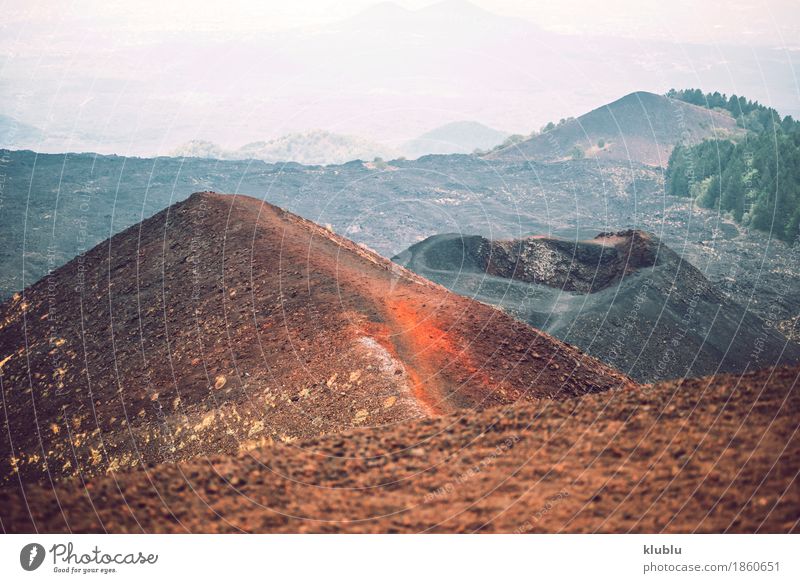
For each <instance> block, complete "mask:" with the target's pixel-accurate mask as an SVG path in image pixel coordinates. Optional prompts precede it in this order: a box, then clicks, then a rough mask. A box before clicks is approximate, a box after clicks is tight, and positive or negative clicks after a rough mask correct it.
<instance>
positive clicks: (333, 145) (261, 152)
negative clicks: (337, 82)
mask: <svg viewBox="0 0 800 583" xmlns="http://www.w3.org/2000/svg"><path fill="white" fill-rule="evenodd" d="M507 135H508V134H506V133H505V132H501V131H498V130H495V129H492V128H490V127H487V126H485V125H483V124H481V123H478V122H475V121H461V122H453V123H449V124H446V125H443V126H441V127H438V128H435V129H433V130H431V131H429V132H426V133H425V134H423V135H421V136H420V137H419V138H416V139H414V140H410V141H408V142H406V143H404V144H401V145H400V146H399V147H392V146H388V145H384V144H379V143H377V142H371V141H369V140H365V139H363V138H359V137H357V136H347V135H342V134H335V133H332V132H327V131H324V130H316V131H310V132H302V133H296V134H287V135H285V136H281V137H280V138H276V139H274V140H267V141H259V142H251V143H249V144H245V145H244V146H242V147H241V148H236V149H233V150H229V149H225V148H223V147H221V146H219V145H218V144H215V143H214V142H210V141H207V140H192V141H190V142H187V143H186V144H184V145H182V146H180V147H178V148H176V149H175V150H173V151H172V152H171V153H170V155H172V156H185V157H190V158H212V159H217V160H263V161H264V162H270V163H273V162H297V163H298V164H309V165H326V164H343V163H345V162H349V161H351V160H365V161H369V160H373V159H375V158H383V159H386V160H391V159H396V158H400V157H405V158H410V159H415V158H419V157H420V156H425V155H427V154H470V153H472V152H475V151H476V150H486V149H489V148H492V147H494V146H497V145H499V144H500V143H501V142H502V141H503V140H504V139H505V138H506V137H507Z"/></svg>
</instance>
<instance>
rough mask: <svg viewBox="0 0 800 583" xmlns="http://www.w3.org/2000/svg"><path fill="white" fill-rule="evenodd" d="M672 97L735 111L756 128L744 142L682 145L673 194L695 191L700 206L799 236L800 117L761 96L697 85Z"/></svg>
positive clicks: (790, 237)
mask: <svg viewBox="0 0 800 583" xmlns="http://www.w3.org/2000/svg"><path fill="white" fill-rule="evenodd" d="M667 95H668V96H669V97H673V98H675V99H681V100H683V101H686V102H688V103H693V104H695V105H702V106H704V107H711V108H718V109H724V110H726V111H729V112H730V113H731V114H732V115H734V117H736V119H737V122H738V123H739V125H741V126H742V127H745V128H747V129H748V130H750V131H749V132H748V133H747V135H746V136H745V138H744V139H743V140H741V141H739V142H738V143H734V142H732V141H730V140H706V141H704V142H701V143H699V144H696V145H694V146H686V145H678V146H676V147H675V149H674V150H673V151H672V155H671V156H670V159H669V165H668V167H667V172H666V189H667V194H670V195H676V196H691V197H692V198H694V199H695V200H696V201H697V203H698V204H699V205H700V206H703V207H706V208H716V209H719V211H720V212H725V213H728V214H729V215H730V216H731V217H732V218H733V219H734V220H736V221H737V222H739V223H741V224H743V225H746V226H749V227H752V228H755V229H759V230H762V231H768V232H771V233H772V234H773V235H775V236H776V237H777V238H779V239H782V240H784V241H788V242H794V241H796V240H797V237H798V229H799V228H800V122H796V121H795V120H794V119H792V117H791V116H786V117H784V118H781V116H780V115H778V112H777V111H775V110H774V109H772V108H768V107H766V106H764V105H761V104H759V103H758V102H754V101H749V100H747V99H744V98H741V97H736V96H735V95H734V96H731V97H730V98H728V97H726V96H725V95H724V94H719V93H713V94H712V93H709V94H703V93H702V92H700V91H699V90H697V89H689V90H683V91H675V90H671V91H670V92H669V93H668V94H667Z"/></svg>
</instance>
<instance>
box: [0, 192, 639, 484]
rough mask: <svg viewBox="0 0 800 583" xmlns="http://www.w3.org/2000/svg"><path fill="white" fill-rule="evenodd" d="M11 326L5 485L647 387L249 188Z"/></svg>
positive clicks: (199, 207)
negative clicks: (254, 195) (636, 385)
mask: <svg viewBox="0 0 800 583" xmlns="http://www.w3.org/2000/svg"><path fill="white" fill-rule="evenodd" d="M79 235H80V233H76V236H79ZM0 318H2V320H0V381H1V382H2V395H3V425H4V427H3V428H2V437H0V481H2V482H5V483H8V482H12V483H16V482H17V481H18V480H22V482H23V483H24V484H28V483H30V482H31V481H34V482H36V481H41V482H43V483H45V484H50V483H52V482H53V481H55V480H57V479H59V478H62V477H69V476H75V475H79V476H81V477H82V478H85V477H86V476H91V475H95V474H99V473H103V472H114V473H115V474H114V475H118V474H116V472H122V471H128V470H133V469H135V468H141V467H142V466H143V465H144V464H152V463H156V462H178V461H183V460H186V459H190V458H192V457H194V456H198V455H209V454H218V453H224V454H232V453H236V452H237V451H240V450H245V451H246V450H249V449H251V448H254V447H257V446H263V445H265V444H269V443H272V442H279V443H287V444H289V443H292V442H294V441H295V440H298V439H308V438H312V437H315V436H321V435H326V434H330V433H337V432H340V431H342V430H345V429H348V428H350V427H357V426H369V427H373V428H375V431H376V432H378V433H382V432H387V435H389V434H391V432H392V431H393V429H392V428H393V427H395V425H396V424H397V423H399V422H402V421H405V420H408V419H415V418H420V417H423V418H424V417H431V416H438V415H446V414H450V413H454V412H456V411H460V410H462V409H470V410H471V409H483V408H486V407H489V406H496V405H502V404H508V403H512V402H515V401H517V400H518V399H525V400H535V399H538V398H542V397H550V398H556V399H563V398H567V397H574V396H577V395H582V394H584V393H587V392H596V391H605V390H608V389H613V388H618V387H627V388H631V387H633V383H631V382H630V381H629V380H628V379H627V378H626V377H624V376H623V375H621V374H619V373H617V372H616V371H614V370H612V369H611V368H609V367H607V366H605V365H603V364H601V363H600V362H598V361H597V360H595V359H593V358H591V357H587V356H585V355H584V354H582V353H581V352H580V351H578V350H577V349H575V348H573V347H571V346H569V345H567V344H565V343H563V342H561V341H559V340H556V339H554V338H552V337H551V336H549V335H547V334H545V333H542V332H539V331H537V330H536V329H534V328H532V327H530V326H528V325H526V324H523V323H521V322H518V321H517V320H514V319H513V318H511V317H509V316H507V315H506V314H505V313H503V312H502V311H499V310H496V309H493V308H491V307H489V306H487V305H484V304H480V303H478V302H475V301H472V300H469V299H466V298H463V297H460V296H458V295H456V294H453V293H450V292H448V291H447V290H445V289H444V288H442V287H440V286H438V285H435V284H433V283H431V282H429V281H427V280H424V279H422V278H420V277H419V276H416V275H414V274H412V273H411V272H409V271H407V270H405V269H403V268H401V267H399V266H397V265H395V264H393V263H391V262H389V261H388V260H386V259H383V258H381V257H380V256H378V255H377V254H375V253H373V252H371V251H369V250H367V249H365V248H363V247H360V246H358V245H356V244H355V243H352V242H351V241H348V240H346V239H344V238H342V237H339V236H337V235H335V234H333V233H331V232H330V231H328V230H326V229H324V228H322V227H319V226H318V225H315V224H314V223H311V222H309V221H306V220H303V219H301V218H299V217H297V216H295V215H292V214H290V213H287V212H284V211H282V210H281V209H279V208H276V207H273V206H271V205H269V204H266V203H263V202H261V201H259V200H256V199H253V198H249V197H245V196H238V195H237V196H229V195H218V194H213V193H198V194H195V195H193V196H192V197H190V198H189V199H188V200H186V201H184V202H181V203H178V204H176V205H174V206H172V207H170V208H168V209H166V210H164V211H162V212H161V213H159V214H157V215H155V216H154V217H152V218H150V219H148V220H146V221H144V222H142V223H140V224H139V225H135V226H133V227H131V228H129V229H127V230H126V231H124V232H122V233H120V234H118V235H116V236H114V237H113V238H111V239H109V240H108V241H106V242H105V243H102V244H100V245H98V246H97V247H95V248H94V249H92V250H91V251H89V252H88V253H86V254H85V255H82V256H79V257H78V258H76V259H74V260H73V261H71V262H70V263H68V264H66V265H65V266H63V267H61V268H59V269H57V270H55V271H54V272H53V273H52V274H50V275H49V276H48V277H46V278H45V279H43V280H41V281H39V282H38V283H36V284H34V285H33V286H31V287H29V288H27V289H26V290H25V291H23V292H22V293H20V294H17V295H15V296H14V297H13V298H12V299H11V300H9V301H8V302H6V303H5V304H3V305H2V307H0ZM287 447H293V446H287ZM169 467H175V466H169ZM142 475H144V474H142Z"/></svg>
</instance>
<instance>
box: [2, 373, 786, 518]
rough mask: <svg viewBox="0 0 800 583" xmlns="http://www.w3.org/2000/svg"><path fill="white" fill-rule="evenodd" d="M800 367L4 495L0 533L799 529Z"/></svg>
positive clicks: (364, 432)
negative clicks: (799, 418) (799, 419)
mask: <svg viewBox="0 0 800 583" xmlns="http://www.w3.org/2000/svg"><path fill="white" fill-rule="evenodd" d="M798 375H800V369H798V368H791V369H776V370H771V369H770V370H765V371H760V372H758V373H751V374H747V375H744V376H742V377H734V376H725V375H721V376H716V377H711V378H704V379H696V380H688V381H682V382H669V383H663V384H659V385H656V386H646V387H639V388H634V389H626V390H622V391H611V392H605V393H599V394H595V395H587V396H584V397H582V398H579V399H572V400H566V401H547V400H543V401H540V402H538V403H530V404H517V405H513V406H510V407H501V408H495V409H489V410H486V411H484V412H480V413H469V414H455V415H451V416H445V417H441V418H438V419H435V420H424V421H409V422H405V423H402V424H398V425H394V426H391V427H385V428H376V429H354V430H350V431H346V432H344V433H342V434H340V435H331V436H327V437H321V438H315V439H310V440H306V441H302V442H300V443H297V444H292V445H285V444H274V445H269V446H265V447H262V448H259V449H255V450H251V451H248V452H247V453H242V454H239V455H237V456H231V457H223V456H212V457H210V458H207V459H197V460H193V461H189V462H183V463H180V464H163V465H159V466H155V467H152V468H149V469H148V471H147V472H124V473H116V474H114V475H113V476H102V477H98V478H95V479H89V480H86V481H85V482H81V481H79V480H77V479H73V480H70V481H67V482H64V483H60V484H57V485H56V486H55V488H53V487H51V486H50V485H49V484H42V485H30V484H26V486H25V493H24V494H25V495H24V497H23V495H22V493H21V492H20V489H19V485H18V484H16V483H15V484H13V485H9V486H8V487H6V488H5V489H0V520H1V521H2V524H3V528H4V529H5V530H6V531H7V532H29V533H31V532H71V533H78V532H102V531H104V530H105V531H108V532H131V533H139V532H242V531H244V532H381V533H384V532H509V533H515V532H519V533H524V532H584V533H591V532H610V533H625V532H642V533H660V532H673V533H675V532H682V533H689V532H700V533H707V532H711V533H720V532H743V533H768V532H769V533H775V532H783V533H786V532H797V529H798V522H797V508H798V505H800V486H798V483H797V479H796V477H797V469H798V466H797V461H798V459H800V438H799V437H798V432H797V412H798V410H800V392H798V391H797V382H798Z"/></svg>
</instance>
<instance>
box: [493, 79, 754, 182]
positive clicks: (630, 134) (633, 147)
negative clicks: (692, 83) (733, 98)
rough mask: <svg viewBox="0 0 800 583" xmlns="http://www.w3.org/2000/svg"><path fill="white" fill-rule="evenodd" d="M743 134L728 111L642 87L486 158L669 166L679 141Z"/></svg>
mask: <svg viewBox="0 0 800 583" xmlns="http://www.w3.org/2000/svg"><path fill="white" fill-rule="evenodd" d="M743 132H744V130H742V129H741V128H739V127H737V125H736V120H735V119H734V118H733V117H732V116H731V115H729V114H728V113H727V112H719V111H712V110H710V109H707V108H703V107H699V106H697V105H692V104H689V103H686V102H684V101H680V100H677V99H671V98H668V97H665V96H663V95H656V94H655V93H648V92H645V91H638V92H636V93H631V94H629V95H626V96H625V97H622V98H620V99H618V100H616V101H614V102H612V103H609V104H608V105H604V106H602V107H599V108H597V109H595V110H592V111H590V112H589V113H586V114H584V115H582V116H580V117H578V118H577V119H570V120H567V121H565V122H564V123H561V124H559V125H557V126H555V127H553V128H552V129H550V130H548V131H543V132H542V133H540V134H537V135H535V136H533V137H531V138H529V139H527V140H525V141H522V142H520V143H518V144H515V145H512V146H508V147H506V148H503V149H500V150H497V151H494V152H492V153H490V154H488V155H487V156H486V157H487V158H488V159H490V160H506V161H510V160H518V161H521V160H531V161H535V162H553V161H557V160H568V159H571V158H583V157H586V158H593V159H599V160H614V161H633V162H639V163H642V164H647V165H649V166H662V167H665V166H666V165H667V162H668V160H669V156H670V154H671V152H672V149H673V147H674V146H675V145H676V144H678V143H681V142H683V143H687V144H694V143H698V142H700V141H702V140H704V139H709V138H719V139H722V138H729V137H732V136H738V135H741V134H743Z"/></svg>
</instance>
